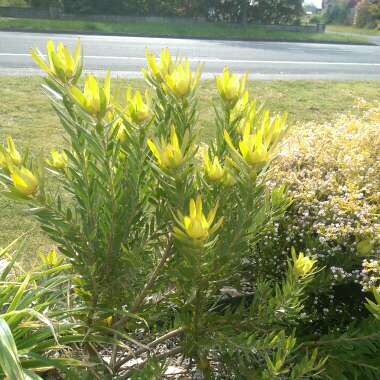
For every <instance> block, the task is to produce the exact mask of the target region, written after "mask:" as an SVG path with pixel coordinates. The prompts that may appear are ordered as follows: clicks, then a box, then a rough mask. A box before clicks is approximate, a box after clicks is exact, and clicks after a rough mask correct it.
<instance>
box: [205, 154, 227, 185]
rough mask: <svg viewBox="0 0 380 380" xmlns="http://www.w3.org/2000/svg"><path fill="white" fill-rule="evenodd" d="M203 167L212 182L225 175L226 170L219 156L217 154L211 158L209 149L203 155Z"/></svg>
mask: <svg viewBox="0 0 380 380" xmlns="http://www.w3.org/2000/svg"><path fill="white" fill-rule="evenodd" d="M203 167H204V171H205V174H206V178H207V179H208V180H210V181H211V182H219V181H220V180H221V179H222V178H223V177H224V174H225V171H224V169H223V167H222V165H221V164H220V162H219V158H218V157H217V156H215V157H214V158H213V159H212V160H210V156H209V153H208V151H207V152H206V153H205V155H204V157H203Z"/></svg>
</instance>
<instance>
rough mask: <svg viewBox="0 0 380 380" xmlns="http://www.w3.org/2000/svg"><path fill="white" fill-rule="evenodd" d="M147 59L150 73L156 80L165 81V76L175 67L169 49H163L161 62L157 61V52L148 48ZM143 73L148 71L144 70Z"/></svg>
mask: <svg viewBox="0 0 380 380" xmlns="http://www.w3.org/2000/svg"><path fill="white" fill-rule="evenodd" d="M146 60H147V63H148V69H149V73H150V74H151V76H152V77H153V78H155V79H156V80H158V81H163V80H164V79H165V77H166V76H167V75H168V74H170V73H171V70H172V67H173V59H172V56H171V55H170V52H169V49H167V48H165V49H162V51H161V55H160V61H159V63H157V60H156V56H155V54H154V53H152V52H150V51H149V50H148V49H147V50H146ZM143 73H144V74H145V75H146V74H147V72H146V71H143Z"/></svg>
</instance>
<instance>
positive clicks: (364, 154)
mask: <svg viewBox="0 0 380 380" xmlns="http://www.w3.org/2000/svg"><path fill="white" fill-rule="evenodd" d="M359 106H360V108H361V109H362V111H363V112H362V116H361V117H360V118H357V117H353V116H350V115H348V116H341V117H339V118H338V119H337V120H336V121H335V122H333V123H330V124H324V125H319V124H317V123H309V124H307V125H305V126H297V127H294V128H293V130H292V131H291V133H290V134H289V136H288V138H287V141H286V144H285V146H284V148H283V149H282V151H281V154H280V157H279V159H278V160H277V162H276V164H275V166H274V169H273V171H272V172H271V178H270V180H269V182H270V183H271V184H278V183H283V179H284V178H285V179H286V183H287V186H288V189H289V194H290V196H291V197H292V199H293V204H292V206H291V208H290V209H289V211H288V213H287V215H286V217H285V219H284V221H283V222H281V223H276V224H274V226H273V229H272V232H271V233H270V234H268V235H267V236H266V237H265V239H264V241H263V243H261V244H260V251H261V252H263V255H262V256H259V258H258V259H256V264H258V267H259V268H261V269H260V270H261V271H262V270H264V272H266V273H268V275H269V276H276V275H278V274H279V273H281V272H282V268H283V262H284V256H286V255H288V252H287V247H290V246H291V245H294V246H296V247H297V248H300V249H304V250H305V251H306V252H308V253H309V254H310V255H312V256H314V258H317V259H318V261H319V262H320V263H321V266H324V267H325V268H324V270H323V271H322V272H321V274H320V275H319V281H318V282H317V283H316V284H317V286H316V287H315V289H314V292H315V299H314V304H315V305H319V308H317V310H318V313H317V315H316V316H315V317H310V316H308V319H309V322H310V321H312V320H313V318H317V319H318V320H319V321H320V320H325V321H326V322H327V321H329V322H330V323H331V322H333V323H334V324H335V323H336V324H338V325H339V324H341V323H343V324H345V323H347V322H348V321H350V320H352V319H354V318H355V316H358V317H359V316H360V315H362V313H363V312H364V310H365V308H364V305H363V298H364V295H363V294H362V290H365V291H366V290H369V288H372V287H373V286H378V279H377V285H376V279H375V277H374V276H375V274H374V272H376V270H375V269H374V266H375V264H376V263H378V261H377V260H378V257H379V255H380V216H379V215H380V176H379V173H380V160H379V152H380V137H379V136H380V134H379V132H380V123H379V120H380V117H379V115H380V107H379V105H376V104H372V105H368V104H367V103H365V102H364V101H360V103H359ZM273 251H274V253H273ZM363 260H365V261H364V266H365V267H364V269H363V268H362V263H363ZM369 262H371V263H372V264H371V268H370V269H369V268H368V267H369V264H368V263H369ZM365 263H366V264H365ZM377 271H378V269H377ZM377 273H378V272H377ZM377 276H378V274H377ZM362 288H364V289H362ZM314 322H316V321H314Z"/></svg>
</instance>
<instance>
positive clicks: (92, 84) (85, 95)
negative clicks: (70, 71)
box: [70, 72, 111, 120]
mask: <svg viewBox="0 0 380 380" xmlns="http://www.w3.org/2000/svg"><path fill="white" fill-rule="evenodd" d="M70 94H71V96H72V97H73V99H74V100H75V101H76V102H77V103H78V105H79V106H80V107H81V108H82V109H83V110H84V111H86V112H87V113H88V114H90V115H92V116H94V117H96V118H97V119H99V120H100V119H102V118H103V117H104V116H105V115H106V113H107V112H108V110H109V108H110V105H111V74H110V72H107V74H106V77H105V80H104V85H103V87H101V86H100V85H99V83H98V81H97V79H96V78H95V77H94V76H93V75H88V76H87V77H86V80H85V84H84V90H83V91H81V90H80V89H79V88H78V87H75V86H73V87H71V88H70Z"/></svg>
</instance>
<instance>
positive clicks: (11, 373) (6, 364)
mask: <svg viewBox="0 0 380 380" xmlns="http://www.w3.org/2000/svg"><path fill="white" fill-rule="evenodd" d="M0 366H1V368H2V370H3V371H4V373H5V375H6V376H7V377H8V379H9V380H25V375H24V371H23V369H22V367H21V364H20V361H19V359H18V354H17V347H16V343H15V341H14V339H13V336H12V332H11V330H10V328H9V326H8V324H7V323H6V322H5V321H4V320H3V319H0Z"/></svg>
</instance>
